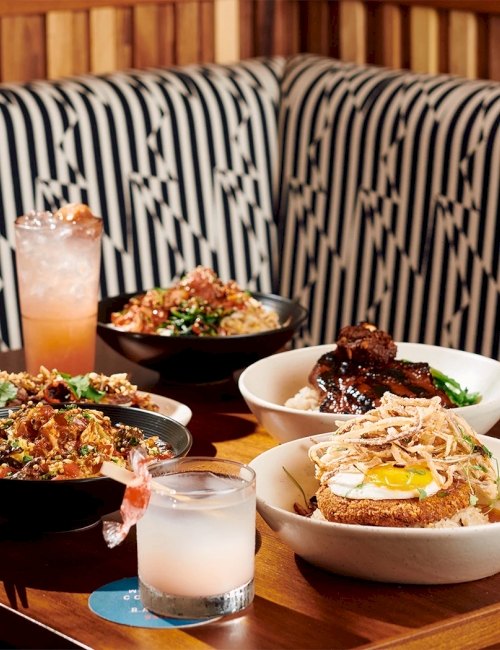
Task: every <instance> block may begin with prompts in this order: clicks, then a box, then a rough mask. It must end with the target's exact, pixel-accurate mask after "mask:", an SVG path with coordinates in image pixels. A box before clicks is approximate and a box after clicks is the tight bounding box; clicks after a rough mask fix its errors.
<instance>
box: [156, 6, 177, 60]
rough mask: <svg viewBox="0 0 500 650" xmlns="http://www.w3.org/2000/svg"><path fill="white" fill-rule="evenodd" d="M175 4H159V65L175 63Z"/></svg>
mask: <svg viewBox="0 0 500 650" xmlns="http://www.w3.org/2000/svg"><path fill="white" fill-rule="evenodd" d="M174 11H175V6H174V5H173V4H168V5H160V7H159V11H158V21H159V25H160V43H159V57H160V61H159V63H160V65H173V64H174V63H175V14H174Z"/></svg>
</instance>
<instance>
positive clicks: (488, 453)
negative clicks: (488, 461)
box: [482, 445, 493, 458]
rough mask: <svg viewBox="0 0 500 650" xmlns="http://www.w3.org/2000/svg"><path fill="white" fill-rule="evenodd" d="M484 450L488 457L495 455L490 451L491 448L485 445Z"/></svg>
mask: <svg viewBox="0 0 500 650" xmlns="http://www.w3.org/2000/svg"><path fill="white" fill-rule="evenodd" d="M482 450H483V451H484V453H485V454H486V455H487V456H488V458H491V457H492V456H493V454H492V453H491V451H490V450H489V449H487V448H486V447H485V446H484V445H483V446H482Z"/></svg>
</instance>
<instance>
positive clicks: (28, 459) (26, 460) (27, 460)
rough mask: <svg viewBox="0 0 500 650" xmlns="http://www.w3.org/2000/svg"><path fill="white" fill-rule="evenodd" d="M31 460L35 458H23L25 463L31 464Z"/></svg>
mask: <svg viewBox="0 0 500 650" xmlns="http://www.w3.org/2000/svg"><path fill="white" fill-rule="evenodd" d="M30 460H33V456H23V463H29V462H30Z"/></svg>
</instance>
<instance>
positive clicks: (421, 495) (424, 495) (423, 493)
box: [417, 488, 427, 501]
mask: <svg viewBox="0 0 500 650" xmlns="http://www.w3.org/2000/svg"><path fill="white" fill-rule="evenodd" d="M417 490H418V494H419V497H418V500H419V501H423V500H424V499H426V498H427V492H426V491H425V490H422V488H417Z"/></svg>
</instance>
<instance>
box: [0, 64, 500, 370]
mask: <svg viewBox="0 0 500 650" xmlns="http://www.w3.org/2000/svg"><path fill="white" fill-rule="evenodd" d="M499 126H500V86H499V85H498V84H495V83H492V82H485V81H464V80H462V79H458V78H452V77H445V76H425V75H416V74H412V73H409V72H406V71H395V70H384V69H380V68H374V67H368V66H357V65H354V64H351V63H342V62H340V61H336V60H333V59H328V58H322V57H318V56H312V55H300V56H298V57H294V58H293V59H291V60H289V61H288V62H285V61H284V60H283V59H280V58H273V59H261V60H257V59H256V60H250V61H246V62H242V63H240V64H237V65H233V66H216V65H209V66H191V67H186V68H173V69H169V70H148V71H141V72H139V71H135V72H129V73H115V74H110V75H106V76H103V77H92V76H84V77H78V78H74V79H69V80H64V81H61V82H46V81H43V82H36V83H31V84H28V85H24V86H21V85H11V86H5V85H4V86H0V283H1V284H0V334H1V338H2V341H1V342H0V345H1V346H2V347H4V348H5V347H12V348H15V347H19V346H20V345H21V332H20V318H19V311H18V301H17V296H16V286H15V275H14V273H15V270H14V254H13V247H14V234H13V224H14V220H15V218H16V216H17V215H19V214H22V213H25V212H27V211H29V210H30V209H32V208H34V207H35V208H37V209H55V208H57V207H58V206H59V205H61V204H62V203H65V202H67V201H83V202H85V203H88V204H89V205H90V206H91V208H92V209H93V210H94V211H95V212H96V213H97V214H101V215H102V216H103V219H104V225H105V236H104V243H103V253H104V254H103V269H102V271H103V272H102V274H101V277H102V280H101V293H102V294H103V295H114V294H117V293H120V292H122V291H135V290H141V289H147V288H150V287H153V286H158V285H163V286H168V285H169V284H170V283H171V282H172V281H173V280H174V279H176V278H177V277H178V276H179V275H180V274H182V273H183V272H184V271H186V270H188V269H190V268H192V267H194V266H195V265H196V264H198V263H201V264H204V265H207V266H212V267H214V268H215V269H216V271H218V272H219V273H220V275H221V276H222V277H223V278H224V279H229V278H235V279H236V280H238V282H240V283H241V284H242V285H243V286H245V287H248V288H251V289H259V290H262V291H270V290H273V289H274V290H275V291H279V292H280V293H282V294H283V295H286V296H290V297H294V298H298V299H300V301H301V302H302V303H303V304H304V305H305V306H306V307H308V308H309V309H310V320H309V323H308V327H307V328H306V329H305V330H304V331H303V333H302V338H301V339H300V340H299V342H298V345H304V344H318V343H322V342H329V341H332V340H334V339H335V336H336V333H337V332H338V330H339V329H340V327H341V326H344V325H347V324H352V323H355V322H357V321H361V320H370V321H372V322H375V323H377V324H378V326H379V327H381V328H383V329H385V330H387V331H389V332H391V333H392V335H393V336H394V338H395V339H396V340H405V341H416V342H418V341H420V342H425V343H435V344H438V345H444V346H450V347H456V348H462V349H466V350H470V351H473V352H474V351H475V352H480V353H483V354H485V355H488V356H493V357H498V356H499V345H500V283H499V261H500V246H499V238H500V235H499V230H500V228H499V226H500V208H499V205H500V199H499V192H500V130H499Z"/></svg>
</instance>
